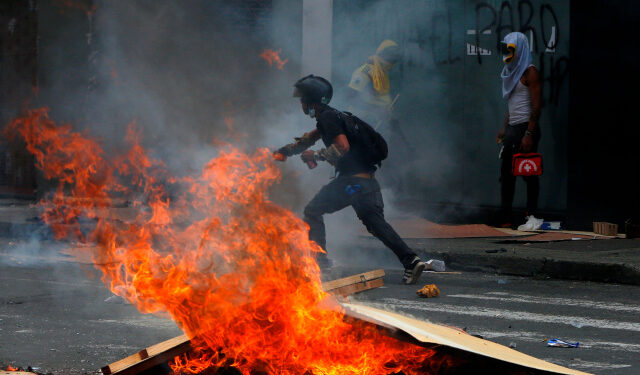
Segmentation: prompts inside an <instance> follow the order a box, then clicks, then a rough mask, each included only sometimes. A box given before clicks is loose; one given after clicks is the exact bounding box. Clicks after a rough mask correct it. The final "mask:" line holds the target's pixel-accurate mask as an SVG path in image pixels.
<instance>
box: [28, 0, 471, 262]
mask: <svg viewBox="0 0 640 375" xmlns="http://www.w3.org/2000/svg"><path fill="white" fill-rule="evenodd" d="M88 3H90V2H88ZM448 6H452V5H448V4H444V3H442V4H440V3H428V4H427V3H424V2H415V3H411V4H408V5H407V6H402V7H400V6H397V5H396V4H394V2H389V1H382V0H377V1H366V2H350V1H334V10H333V36H332V52H333V53H332V56H333V61H332V64H331V65H332V66H331V70H332V77H331V80H332V82H333V84H334V88H335V90H334V91H335V97H334V100H333V102H332V105H333V106H334V107H336V108H338V109H341V110H346V109H347V108H348V106H349V102H348V99H347V98H348V90H349V89H348V88H347V83H348V81H349V79H350V77H351V74H352V72H353V71H354V70H355V69H356V68H357V67H359V66H360V65H362V64H363V63H364V62H365V61H366V60H367V58H368V57H369V56H371V55H373V54H374V52H375V50H376V48H377V46H378V44H379V43H380V42H381V41H382V40H384V39H393V40H395V41H397V42H398V43H399V44H400V46H401V48H402V51H403V58H402V60H401V61H400V62H399V63H398V64H397V65H396V66H395V67H394V68H393V70H392V72H391V94H392V97H394V96H395V95H396V94H400V97H399V99H398V101H397V103H396V109H395V112H394V114H395V116H396V117H397V119H398V125H397V129H389V128H384V127H383V128H381V129H380V131H381V132H382V133H383V134H384V135H385V136H386V137H387V139H388V141H389V145H390V157H389V160H387V161H385V162H384V163H383V167H382V169H381V170H380V171H379V172H378V174H377V177H378V178H379V179H380V181H381V185H382V188H383V195H384V198H385V203H386V207H385V210H386V214H387V216H394V215H396V214H397V215H406V214H407V212H408V211H407V210H406V207H405V206H402V207H400V206H396V205H395V204H394V202H395V201H408V200H409V201H414V202H415V201H425V200H431V199H433V200H436V201H437V200H438V199H440V197H442V196H446V197H447V199H448V200H449V201H453V202H463V203H464V202H465V200H467V199H470V198H469V197H470V195H469V194H468V192H467V191H465V190H464V189H461V188H460V187H461V185H462V179H461V178H459V176H456V175H454V176H452V173H451V171H453V170H456V169H458V170H459V168H458V167H457V166H458V165H459V163H460V160H461V157H460V152H459V148H460V144H459V142H457V141H456V140H457V139H458V138H460V137H461V136H463V135H464V131H462V129H461V128H460V127H459V126H453V124H455V123H458V124H459V122H460V121H461V119H460V118H459V112H460V111H459V107H458V105H457V102H456V101H455V100H450V99H447V98H448V96H447V95H442V93H443V92H446V90H447V88H448V87H449V85H450V82H451V81H452V80H455V79H457V78H458V76H459V68H456V67H453V66H449V67H442V66H438V65H436V64H435V60H437V59H440V58H441V56H443V52H442V51H440V50H437V51H434V48H435V44H434V43H435V42H432V41H430V40H429V39H428V38H429V37H430V36H432V34H433V33H434V31H433V30H434V25H432V24H430V22H425V20H433V19H436V17H439V16H441V15H442V14H443V12H444V14H446V11H447V7H448ZM40 7H41V9H40V12H39V14H40V18H41V20H40V24H41V32H40V34H41V50H42V53H41V56H40V61H41V66H40V76H41V86H42V87H41V89H40V93H41V94H40V96H39V103H40V104H42V105H46V106H49V107H51V108H52V117H53V118H54V119H58V120H60V119H61V120H63V121H66V122H70V123H72V124H73V125H74V126H75V127H76V128H78V129H83V128H86V129H88V131H89V132H90V133H91V134H92V135H96V136H98V137H100V138H101V140H102V143H103V144H105V147H106V148H107V149H111V150H113V152H118V151H120V150H122V144H123V142H122V139H123V138H124V134H125V129H126V127H127V125H128V124H130V123H131V122H135V124H136V126H137V127H138V128H140V129H141V130H142V131H141V133H142V143H143V145H144V146H145V147H146V148H148V149H149V150H150V153H151V156H152V157H155V158H158V159H161V160H163V161H164V162H165V163H166V165H167V168H168V169H169V171H170V172H172V173H173V174H174V175H185V174H190V173H194V172H196V171H199V170H200V169H201V168H202V166H203V165H204V163H206V162H207V161H208V160H209V159H210V158H211V157H212V156H214V155H215V153H216V150H217V147H218V145H219V144H220V142H231V143H233V144H234V145H236V146H238V145H240V146H242V147H244V148H245V149H247V150H253V149H255V148H256V147H269V148H271V149H275V148H277V147H280V146H282V145H284V144H286V143H289V142H291V141H293V137H295V136H299V135H301V134H302V133H303V132H306V131H310V130H312V129H313V128H314V126H315V124H314V121H313V120H311V119H309V118H308V117H306V116H304V115H303V114H302V111H301V110H300V106H299V103H298V101H297V100H295V99H293V98H292V97H291V92H292V83H293V82H295V80H296V79H298V78H299V75H300V72H301V69H302V67H301V61H302V45H301V44H302V1H295V0H274V1H267V2H250V1H247V2H222V1H173V2H162V3H158V2H155V1H150V0H138V1H126V2H124V1H123V2H111V1H96V2H95V3H93V4H92V6H87V7H75V8H73V9H64V11H63V12H61V11H60V9H59V7H60V4H58V5H52V4H50V3H43V4H41V5H40ZM438 27H440V28H441V27H442V26H435V29H436V30H437V29H438ZM58 30H62V32H60V31H58ZM265 49H273V50H276V51H280V55H281V57H282V59H283V60H284V59H287V63H286V64H285V65H283V66H282V70H280V69H278V68H277V67H276V66H270V65H269V64H268V63H266V61H264V60H263V59H262V58H261V57H260V55H261V53H262V52H263V51H264V50H265ZM281 168H282V171H283V179H282V181H281V183H280V184H278V185H277V186H275V187H274V188H273V189H272V192H271V195H272V199H274V200H275V201H276V202H278V203H280V204H283V205H285V206H287V207H289V208H291V209H292V210H294V211H295V212H297V213H298V214H301V213H302V209H303V207H304V205H305V204H306V203H307V202H308V201H309V200H310V199H311V197H313V195H314V194H315V193H316V192H317V191H318V190H319V189H320V187H321V186H322V185H324V184H326V183H327V182H328V181H329V179H330V177H331V176H332V174H333V171H332V168H331V167H329V166H327V165H324V164H321V166H320V167H318V168H317V169H315V170H313V171H309V170H308V169H307V167H306V166H305V165H304V164H303V163H301V162H300V160H299V158H298V157H294V158H291V159H290V160H288V161H287V162H286V163H283V164H281ZM420 208H422V207H420ZM414 209H415V210H416V211H417V210H418V209H419V208H418V207H414ZM327 225H328V242H329V248H330V252H331V251H341V249H348V248H351V247H354V246H355V245H354V242H357V238H358V235H356V234H355V233H356V231H360V232H362V225H361V223H359V221H358V219H357V218H356V216H355V214H354V213H353V210H352V209H350V208H347V209H346V210H345V211H344V212H341V213H340V214H337V215H328V216H327ZM358 233H359V232H358ZM346 253H347V254H349V253H348V251H347V252H346ZM347 257H348V255H347V256H346V258H347Z"/></svg>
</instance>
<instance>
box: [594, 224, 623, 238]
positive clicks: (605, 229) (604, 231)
mask: <svg viewBox="0 0 640 375" xmlns="http://www.w3.org/2000/svg"><path fill="white" fill-rule="evenodd" d="M593 233H595V234H600V235H603V236H610V237H615V236H617V235H618V224H613V223H607V222H605V221H594V222H593Z"/></svg>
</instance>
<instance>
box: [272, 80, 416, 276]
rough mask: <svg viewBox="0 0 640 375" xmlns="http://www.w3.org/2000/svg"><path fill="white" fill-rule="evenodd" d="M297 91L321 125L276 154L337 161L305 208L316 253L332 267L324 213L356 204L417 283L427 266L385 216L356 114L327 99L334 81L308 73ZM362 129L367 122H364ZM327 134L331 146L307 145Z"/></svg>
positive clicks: (370, 228)
mask: <svg viewBox="0 0 640 375" xmlns="http://www.w3.org/2000/svg"><path fill="white" fill-rule="evenodd" d="M293 96H294V97H299V98H300V103H301V104H302V111H303V112H304V113H305V114H307V115H309V117H311V118H313V119H315V120H316V128H315V129H313V130H312V131H310V132H308V133H305V134H304V135H302V137H300V138H296V142H295V143H291V144H288V145H286V146H284V147H282V148H280V149H279V150H278V151H276V152H275V153H274V157H276V160H280V161H284V160H286V158H287V157H288V156H292V155H296V154H300V153H301V154H302V155H301V157H302V161H304V162H305V163H307V165H309V168H314V167H315V166H316V165H317V164H316V162H317V161H326V162H328V163H329V164H331V165H333V166H334V167H335V169H336V172H337V177H336V178H335V179H333V181H331V182H330V183H329V184H327V185H325V186H323V187H322V189H320V191H319V192H318V193H317V194H316V196H315V197H314V198H313V199H312V200H311V202H309V204H307V206H306V207H305V209H304V220H305V221H306V222H307V224H309V239H311V240H313V241H314V242H316V243H317V244H318V245H320V247H322V249H323V250H325V253H319V254H318V256H317V261H318V265H319V266H320V268H321V269H328V268H329V267H330V266H331V261H330V259H329V258H328V257H327V254H326V235H325V227H324V221H323V218H322V216H323V215H324V214H327V213H333V212H336V211H339V210H341V209H343V208H345V207H347V206H352V207H353V209H354V210H355V211H356V214H357V215H358V218H360V220H361V221H362V223H363V224H364V225H365V226H366V228H367V230H368V231H369V233H371V234H373V235H374V236H375V237H376V238H378V239H379V240H381V241H382V242H383V243H384V244H385V245H386V246H387V247H389V248H390V249H391V250H392V251H393V252H394V253H395V254H396V256H397V257H398V259H399V260H400V262H401V263H402V265H403V266H404V268H405V271H404V275H403V277H402V281H403V282H404V283H405V284H415V283H416V281H418V278H419V277H420V275H421V274H422V271H424V269H425V267H426V266H427V265H426V264H425V263H424V262H422V261H421V260H420V258H419V257H418V256H417V255H416V254H415V253H414V252H413V251H412V250H411V249H410V248H409V246H407V244H406V243H405V242H404V241H403V240H402V239H401V238H400V236H399V235H398V233H396V231H395V230H394V229H393V228H392V227H391V226H390V225H389V223H387V222H386V221H385V219H384V213H383V207H384V204H383V202H382V194H381V193H380V185H379V184H378V181H376V179H375V177H374V172H375V171H376V166H375V162H374V161H372V160H375V157H374V158H372V157H371V155H369V154H367V148H366V147H362V146H361V145H362V141H361V140H359V139H355V135H354V133H353V132H352V131H348V129H347V127H348V126H353V122H352V121H353V117H350V116H349V115H347V114H345V113H342V112H340V111H338V110H336V109H334V108H331V107H330V106H329V105H328V103H329V101H330V100H331V97H332V96H333V88H332V86H331V84H330V83H329V81H327V80H326V79H324V78H322V77H316V76H313V75H309V76H306V77H303V78H301V79H300V80H298V81H297V82H296V83H295V84H294V92H293ZM360 129H362V126H360ZM319 139H322V142H323V143H324V145H325V147H326V148H323V149H321V150H318V151H313V150H307V149H308V148H309V147H311V146H313V145H314V144H315V143H316V141H318V140H319Z"/></svg>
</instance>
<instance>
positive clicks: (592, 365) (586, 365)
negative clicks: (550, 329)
mask: <svg viewBox="0 0 640 375" xmlns="http://www.w3.org/2000/svg"><path fill="white" fill-rule="evenodd" d="M544 360H545V361H548V362H551V361H554V363H556V364H558V365H561V366H565V367H569V366H570V367H572V368H575V369H579V370H590V369H597V370H615V369H619V368H627V367H631V365H627V364H622V363H606V362H593V361H583V360H581V359H579V358H575V359H571V360H562V359H558V358H551V359H548V358H545V359H544Z"/></svg>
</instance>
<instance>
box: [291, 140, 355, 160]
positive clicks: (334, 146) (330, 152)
mask: <svg viewBox="0 0 640 375" xmlns="http://www.w3.org/2000/svg"><path fill="white" fill-rule="evenodd" d="M349 148H350V146H349V141H348V140H347V136H346V135H344V134H338V135H337V136H336V137H335V138H334V139H333V142H332V143H331V145H330V146H329V147H327V148H323V149H321V150H318V152H315V151H313V150H307V151H305V152H303V153H302V155H301V157H302V161H304V162H305V163H308V162H310V161H316V160H325V161H326V162H328V163H329V164H331V165H334V166H335V165H336V164H338V160H340V158H341V157H342V156H344V154H346V153H347V152H348V151H349Z"/></svg>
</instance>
